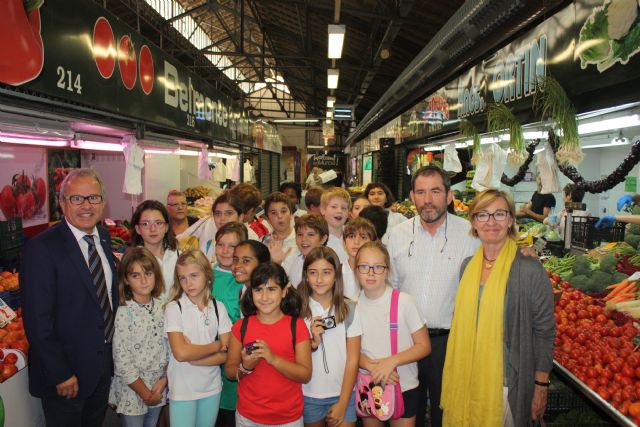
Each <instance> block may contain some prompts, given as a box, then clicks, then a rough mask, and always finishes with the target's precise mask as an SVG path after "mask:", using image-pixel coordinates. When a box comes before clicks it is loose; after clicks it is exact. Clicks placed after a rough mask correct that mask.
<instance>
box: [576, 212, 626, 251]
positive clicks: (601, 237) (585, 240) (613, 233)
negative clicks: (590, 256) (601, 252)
mask: <svg viewBox="0 0 640 427" xmlns="http://www.w3.org/2000/svg"><path fill="white" fill-rule="evenodd" d="M598 219H599V218H597V217H592V216H575V217H573V218H571V246H573V247H574V248H578V249H584V250H590V249H593V248H595V247H597V246H600V244H601V243H603V242H622V241H624V229H625V225H624V224H623V223H621V222H618V221H616V222H614V223H613V225H612V226H611V227H607V228H604V227H603V228H599V229H598V228H596V222H598Z"/></svg>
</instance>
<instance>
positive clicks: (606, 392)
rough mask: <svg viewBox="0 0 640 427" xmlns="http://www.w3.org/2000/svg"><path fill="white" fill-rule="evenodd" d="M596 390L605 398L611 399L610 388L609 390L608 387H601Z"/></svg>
mask: <svg viewBox="0 0 640 427" xmlns="http://www.w3.org/2000/svg"><path fill="white" fill-rule="evenodd" d="M596 391H597V393H598V394H599V395H600V397H601V398H603V399H604V400H607V401H608V400H609V399H611V393H609V390H607V389H606V388H604V387H600V388H598V390H596Z"/></svg>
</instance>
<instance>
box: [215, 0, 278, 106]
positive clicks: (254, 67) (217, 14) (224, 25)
mask: <svg viewBox="0 0 640 427" xmlns="http://www.w3.org/2000/svg"><path fill="white" fill-rule="evenodd" d="M240 1H241V2H244V0H240ZM241 11H242V12H244V7H243V8H242V9H241ZM213 13H214V14H215V15H216V17H217V18H218V21H219V22H220V25H222V28H223V29H224V30H225V32H226V33H227V34H228V35H229V36H231V31H230V30H229V27H228V26H227V24H226V22H225V21H224V19H223V18H222V16H220V13H219V12H218V11H217V10H214V11H213ZM262 36H263V37H264V33H263V35H262ZM232 40H233V44H234V45H235V46H236V48H238V49H239V48H240V46H239V45H238V43H237V42H236V41H235V40H234V39H233V38H232ZM247 62H249V64H251V67H252V68H253V69H254V71H255V73H256V74H258V67H257V66H256V64H255V62H254V61H253V58H252V57H251V56H247ZM269 92H271V95H272V96H273V99H274V100H275V101H276V102H277V103H278V105H279V106H280V108H281V109H282V112H283V113H285V114H286V115H287V116H288V115H289V112H288V111H287V110H286V109H285V107H284V104H283V103H282V101H280V100H279V99H278V95H277V94H276V92H274V90H273V89H272V88H269Z"/></svg>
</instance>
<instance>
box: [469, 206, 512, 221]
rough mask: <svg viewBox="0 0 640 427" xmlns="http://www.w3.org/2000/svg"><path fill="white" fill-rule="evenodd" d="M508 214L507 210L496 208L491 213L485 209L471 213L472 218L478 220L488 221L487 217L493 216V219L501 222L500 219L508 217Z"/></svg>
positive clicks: (503, 219)
mask: <svg viewBox="0 0 640 427" xmlns="http://www.w3.org/2000/svg"><path fill="white" fill-rule="evenodd" d="M509 215H510V213H509V211H508V210H506V209H498V210H497V211H495V212H493V213H489V212H485V211H483V212H478V213H477V214H475V215H473V219H475V220H476V221H478V222H488V221H489V218H491V217H493V219H494V220H496V221H498V222H502V221H505V220H506V219H507V218H508V217H509Z"/></svg>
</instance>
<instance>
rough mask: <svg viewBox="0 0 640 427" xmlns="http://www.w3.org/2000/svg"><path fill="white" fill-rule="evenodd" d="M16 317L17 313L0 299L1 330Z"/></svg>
mask: <svg viewBox="0 0 640 427" xmlns="http://www.w3.org/2000/svg"><path fill="white" fill-rule="evenodd" d="M15 317H16V312H15V311H13V310H12V309H11V307H9V306H8V305H7V303H6V302H4V301H3V300H2V299H0V328H4V327H5V326H6V325H8V324H9V323H10V322H11V321H12V320H13V319H14V318H15Z"/></svg>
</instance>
